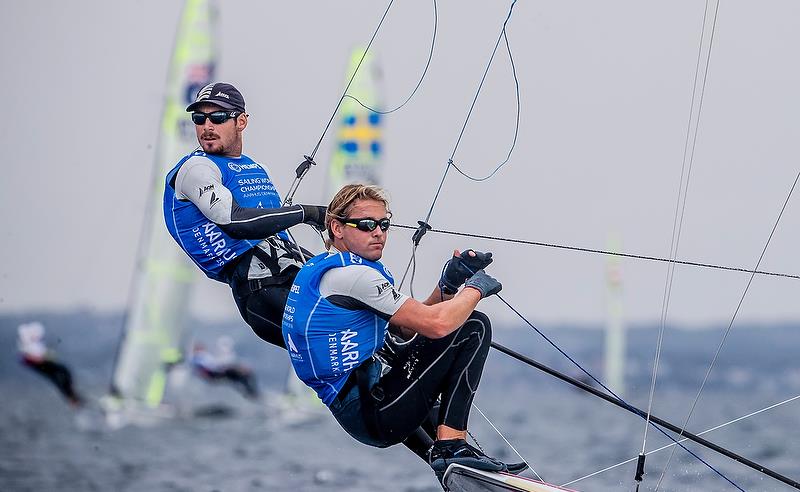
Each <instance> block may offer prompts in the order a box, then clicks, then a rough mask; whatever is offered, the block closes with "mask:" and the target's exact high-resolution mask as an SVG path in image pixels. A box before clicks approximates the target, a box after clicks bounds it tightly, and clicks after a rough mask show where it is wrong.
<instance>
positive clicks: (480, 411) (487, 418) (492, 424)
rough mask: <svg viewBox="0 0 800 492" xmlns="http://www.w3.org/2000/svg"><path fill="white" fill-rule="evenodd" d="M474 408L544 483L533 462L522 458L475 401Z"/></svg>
mask: <svg viewBox="0 0 800 492" xmlns="http://www.w3.org/2000/svg"><path fill="white" fill-rule="evenodd" d="M472 408H474V409H475V410H477V411H478V413H479V414H481V417H483V418H484V420H486V422H488V423H489V425H490V426H492V429H494V431H495V432H497V435H498V436H500V437H501V438H502V439H503V441H505V443H506V444H507V445H508V447H509V448H511V450H512V451H514V453H516V455H517V456H519V459H521V460H522V461H524V462H525V463H526V464H527V465H528V468H530V470H531V471H532V472H533V474H534V475H536V479H537V480H539V481H541V482H544V479H543V478H542V477H541V475H539V473H537V472H536V470H535V469H534V468H533V466H531V462H530V461H528V460H526V459H525V457H524V456H522V455H521V454H520V452H519V451H517V448H515V447H514V445H513V444H511V442H510V441H509V440H508V439H506V436H504V435H503V433H502V432H500V429H498V428H497V427H496V426H495V425H494V423H493V422H492V421H491V420H489V417H487V416H486V414H485V413H483V410H481V409H480V408H478V405H476V404H475V402H474V401H473V402H472Z"/></svg>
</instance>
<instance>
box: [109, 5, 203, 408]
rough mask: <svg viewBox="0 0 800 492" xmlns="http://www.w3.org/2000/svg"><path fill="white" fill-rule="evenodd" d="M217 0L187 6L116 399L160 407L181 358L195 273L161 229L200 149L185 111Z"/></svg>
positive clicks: (199, 81)
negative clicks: (176, 174) (169, 177)
mask: <svg viewBox="0 0 800 492" xmlns="http://www.w3.org/2000/svg"><path fill="white" fill-rule="evenodd" d="M212 2H213V0H187V1H186V3H185V5H184V9H183V13H182V16H181V20H180V25H179V26H178V31H177V37H176V40H175V47H174V51H173V54H172V62H171V66H170V68H169V75H168V79H167V89H166V94H165V100H164V113H163V116H162V121H161V134H160V137H159V141H158V147H157V150H156V158H155V163H154V166H153V173H152V177H151V183H150V195H149V197H148V202H147V211H146V215H145V223H144V225H143V227H142V236H141V238H140V245H139V252H138V258H137V264H136V268H135V271H134V280H133V285H132V291H131V296H130V300H129V301H130V302H129V305H128V312H127V314H126V318H125V326H124V332H123V338H122V341H121V343H120V346H119V348H118V353H117V358H116V361H115V366H114V373H113V376H112V382H111V392H112V394H113V395H115V396H118V397H120V398H123V399H124V400H132V401H140V402H144V403H145V404H146V405H147V406H149V407H154V406H156V405H158V404H159V403H160V402H161V400H162V398H163V395H164V388H165V384H166V371H167V367H168V365H169V364H171V363H175V362H177V361H178V360H179V359H180V357H181V352H180V343H181V335H182V330H183V323H184V314H185V311H186V307H187V303H188V300H189V293H190V289H191V285H192V280H193V278H194V275H195V270H196V269H195V267H194V265H192V264H191V262H190V261H189V260H188V258H187V257H186V255H185V254H184V253H183V252H182V251H181V250H180V249H179V248H177V247H176V246H175V244H174V242H173V241H172V238H171V237H170V236H169V234H168V233H167V231H166V229H165V228H164V221H163V218H162V214H163V212H162V207H161V201H162V196H163V192H164V176H165V175H166V173H167V171H168V170H169V169H170V168H171V167H172V165H173V164H174V162H175V160H176V159H177V158H178V157H179V156H181V155H184V154H187V153H188V152H190V151H191V150H192V149H193V148H194V147H196V146H197V140H196V137H195V133H194V128H193V127H192V124H191V121H190V120H189V119H188V118H186V117H185V114H186V113H185V108H186V106H187V105H188V104H189V103H190V102H191V101H192V100H193V99H194V95H195V94H196V93H197V91H198V90H199V89H200V88H201V87H203V86H204V85H206V84H207V83H208V82H209V81H210V80H211V79H212V75H213V72H214V64H215V56H214V46H213V41H212V38H213V30H214V24H215V9H214V5H213V3H212Z"/></svg>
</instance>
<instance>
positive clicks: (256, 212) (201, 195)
mask: <svg viewBox="0 0 800 492" xmlns="http://www.w3.org/2000/svg"><path fill="white" fill-rule="evenodd" d="M175 192H176V194H177V196H178V199H179V200H189V201H191V202H192V203H193V204H195V205H196V206H197V208H198V209H200V212H201V213H202V214H203V215H205V216H206V217H207V218H208V220H210V221H211V222H213V223H215V224H217V225H218V226H219V227H220V229H222V230H223V231H225V233H226V234H228V235H229V236H231V237H233V238H235V239H264V238H266V237H269V236H272V235H273V234H276V233H278V232H280V231H282V230H284V229H287V228H289V227H291V226H294V225H297V224H300V223H301V222H303V220H304V219H305V216H304V213H303V207H302V206H300V205H293V206H291V207H280V208H245V207H240V206H239V204H238V203H236V199H235V198H234V197H233V194H231V191H230V190H229V189H228V188H227V187H225V185H224V184H222V173H221V172H220V170H219V168H218V167H217V166H216V165H214V163H212V162H211V161H209V160H208V159H206V158H205V157H202V156H193V157H191V158H189V160H187V161H186V162H185V163H184V164H183V165H182V166H181V168H180V169H179V170H178V174H177V175H176V177H175Z"/></svg>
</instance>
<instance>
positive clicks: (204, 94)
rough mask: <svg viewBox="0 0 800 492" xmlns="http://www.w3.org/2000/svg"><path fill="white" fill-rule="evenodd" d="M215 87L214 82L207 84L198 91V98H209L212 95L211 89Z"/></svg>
mask: <svg viewBox="0 0 800 492" xmlns="http://www.w3.org/2000/svg"><path fill="white" fill-rule="evenodd" d="M213 88H214V83H213V82H212V83H210V84H208V85H207V86H205V87H203V88H202V89H200V92H198V93H197V100H198V101H199V100H201V99H208V98H209V97H211V89H213Z"/></svg>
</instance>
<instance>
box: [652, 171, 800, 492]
mask: <svg viewBox="0 0 800 492" xmlns="http://www.w3.org/2000/svg"><path fill="white" fill-rule="evenodd" d="M798 180H800V171H798V173H797V176H796V177H795V178H794V182H793V183H792V187H791V188H790V189H789V194H788V195H787V196H786V200H784V202H783V206H782V207H781V211H780V212H779V213H778V218H777V219H776V220H775V224H774V225H773V226H772V230H771V231H770V233H769V237H768V238H767V241H766V243H765V244H764V248H763V249H762V250H761V254H760V255H759V257H758V261H757V262H756V266H755V268H754V269H753V270H757V269H758V267H759V265H761V261H762V260H763V259H764V255H765V254H766V252H767V248H768V247H769V243H770V242H771V241H772V237H773V235H774V234H775V231H776V230H777V228H778V224H779V223H780V221H781V217H783V212H784V211H785V210H786V206H787V205H788V204H789V200H790V199H791V198H792V194H793V193H794V189H795V188H796V187H797V181H798ZM753 278H755V274H754V273H753V274H751V275H750V278H749V279H748V281H747V285H746V286H745V288H744V291H743V292H742V296H741V297H740V298H739V303H738V304H737V305H736V310H735V311H734V312H733V316H732V317H731V321H730V323H728V327H727V328H726V329H725V333H724V335H723V336H722V340H720V342H719V346H717V351H716V352H715V353H714V357H712V359H711V364H709V366H708V370H707V371H706V374H705V377H704V378H703V382H702V383H701V384H700V389H699V390H698V391H697V395H696V396H695V398H694V402H693V403H692V406H691V408H690V409H689V414H688V415H687V416H686V420H685V421H684V422H683V425H682V426H681V434H680V435H682V434H683V431H684V430H685V429H686V426H687V425H688V424H689V420H690V419H691V418H692V415H693V413H694V410H695V408H696V407H697V402H698V401H699V400H700V395H701V394H702V393H703V389H705V385H706V383H707V382H708V378H709V376H710V375H711V371H712V370H713V369H714V365H715V364H716V362H717V358H718V357H719V354H720V352H721V351H722V347H723V346H724V345H725V341H726V340H727V339H728V335H729V334H730V332H731V329H732V328H733V323H734V321H736V316H737V315H738V314H739V310H740V309H741V307H742V304H743V303H744V298H745V297H746V296H747V293H748V292H749V290H750V285H752V283H753ZM680 435H679V436H680ZM673 455H674V453H670V456H669V458H668V459H667V463H666V464H665V465H664V469H663V470H662V471H661V476H660V477H659V479H658V483H657V484H656V490H658V486H659V485H660V484H661V481H662V480H663V478H664V475H665V473H666V471H667V467H668V466H669V464H670V462H671V461H672V457H673Z"/></svg>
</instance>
